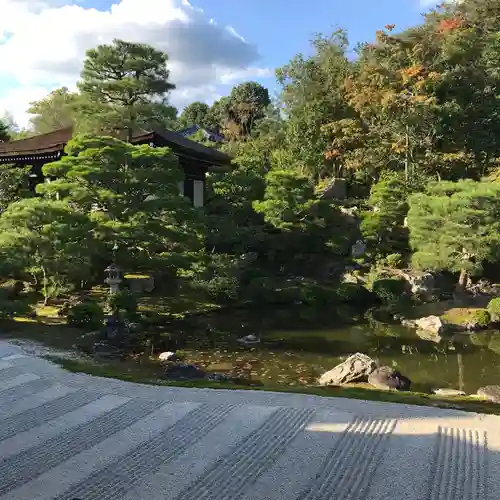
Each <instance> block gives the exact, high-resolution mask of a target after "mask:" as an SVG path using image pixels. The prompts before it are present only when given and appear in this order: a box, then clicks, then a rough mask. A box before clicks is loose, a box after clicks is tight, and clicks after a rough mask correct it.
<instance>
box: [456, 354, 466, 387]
mask: <svg viewBox="0 0 500 500" xmlns="http://www.w3.org/2000/svg"><path fill="white" fill-rule="evenodd" d="M457 363H458V390H459V391H464V390H465V372H464V359H463V357H462V353H461V352H457Z"/></svg>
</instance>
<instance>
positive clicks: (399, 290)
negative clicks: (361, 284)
mask: <svg viewBox="0 0 500 500" xmlns="http://www.w3.org/2000/svg"><path fill="white" fill-rule="evenodd" d="M372 290H373V293H374V294H375V295H376V296H377V297H378V298H379V300H381V301H382V302H383V303H384V304H387V305H389V304H394V303H396V302H399V301H400V300H401V298H402V297H404V296H405V295H406V292H407V290H408V283H407V282H406V281H405V280H404V279H391V278H387V279H381V280H377V281H375V282H374V283H373V287H372Z"/></svg>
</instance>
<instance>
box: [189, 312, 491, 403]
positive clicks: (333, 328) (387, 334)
mask: <svg viewBox="0 0 500 500" xmlns="http://www.w3.org/2000/svg"><path fill="white" fill-rule="evenodd" d="M276 313H278V311H274V312H273V314H272V315H271V316H270V315H269V311H267V312H266V311H254V312H253V313H250V314H249V313H248V312H245V313H242V312H235V313H232V314H231V315H227V314H224V315H218V316H214V317H212V318H210V319H206V318H205V319H204V320H203V321H202V323H201V324H200V323H198V327H199V328H198V332H200V330H202V329H203V328H205V330H204V332H203V334H202V335H201V336H200V334H199V333H198V334H197V335H196V336H192V337H191V336H189V335H188V336H187V337H184V339H185V343H184V345H183V346H182V347H183V348H184V352H185V356H186V360H187V361H188V362H194V363H198V364H200V365H202V366H203V367H205V368H207V369H208V370H211V371H219V372H221V371H222V372H232V373H233V374H234V372H237V373H238V374H239V375H241V374H244V375H245V376H247V377H248V378H249V379H250V380H251V381H253V382H256V383H262V384H263V385H269V386H271V385H274V386H276V385H283V386H301V385H302V386H307V385H314V384H315V382H316V379H317V377H318V376H320V375H321V374H322V373H324V372H325V371H328V370H330V369H331V368H333V367H334V366H335V365H337V364H338V363H340V362H342V360H344V359H345V358H346V357H347V356H349V355H351V354H353V353H355V352H362V353H364V354H367V355H369V356H370V357H372V358H374V359H376V360H377V361H378V362H379V363H380V364H383V365H388V366H392V367H394V368H395V369H397V370H399V371H400V372H401V373H403V374H404V375H406V376H407V377H409V378H410V379H411V380H412V390H414V391H422V392H429V391H430V390H431V389H433V388H445V387H446V388H453V389H460V390H463V391H465V392H466V393H467V394H473V393H475V392H476V391H477V389H478V388H479V387H481V386H484V385H490V384H500V332H484V333H474V334H456V335H454V336H452V337H450V336H448V337H444V338H442V339H440V341H439V342H436V341H433V340H428V339H426V338H422V337H421V336H419V335H417V333H416V332H415V331H414V330H411V329H408V328H404V327H402V326H400V325H389V324H383V323H379V322H377V323H375V324H374V323H371V324H369V323H362V322H359V318H355V316H354V315H353V316H352V317H353V318H354V319H358V322H357V323H355V324H345V322H344V323H343V322H342V321H341V320H340V319H339V318H338V317H337V316H336V315H332V314H331V313H330V314H329V315H328V314H327V315H326V317H325V315H324V314H323V315H321V316H319V315H316V316H315V318H314V321H311V318H309V319H307V317H304V315H301V316H300V317H297V318H291V317H290V311H288V318H287V321H281V322H280V321H276V317H275V316H276ZM277 315H278V317H282V318H283V315H282V313H279V314H277ZM306 316H307V315H306ZM276 323H279V324H281V325H283V323H284V324H285V326H281V327H278V326H277V324H276ZM318 323H320V324H321V326H318ZM311 324H313V325H314V326H310V325H311ZM305 325H309V326H307V327H305ZM248 333H258V334H260V336H261V338H262V342H261V344H260V345H258V346H257V347H255V348H251V349H250V348H242V347H240V346H239V345H238V343H237V342H236V339H237V338H238V337H241V336H242V335H246V334H248Z"/></svg>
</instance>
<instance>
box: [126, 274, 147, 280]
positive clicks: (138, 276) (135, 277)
mask: <svg viewBox="0 0 500 500" xmlns="http://www.w3.org/2000/svg"><path fill="white" fill-rule="evenodd" d="M123 277H124V278H125V279H127V280H147V279H149V278H151V276H149V275H148V274H125V275H124V276H123Z"/></svg>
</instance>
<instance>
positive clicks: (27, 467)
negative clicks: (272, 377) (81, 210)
mask: <svg viewBox="0 0 500 500" xmlns="http://www.w3.org/2000/svg"><path fill="white" fill-rule="evenodd" d="M28 347H29V348H28V349H26V345H16V344H13V343H8V342H0V380H1V383H0V418H1V419H2V422H1V425H0V459H1V461H0V500H4V499H10V500H33V499H36V500H50V499H55V498H57V499H59V500H70V499H72V498H75V497H77V498H80V499H81V500H104V499H113V500H119V499H126V500H181V499H182V500H229V499H244V500H264V499H265V500H270V499H280V500H281V499H283V500H285V499H286V500H294V499H296V500H330V499H335V500H337V499H338V500H344V499H355V500H362V499H363V500H365V499H366V500H382V499H384V500H407V499H408V500H438V499H439V500H441V499H443V500H446V499H449V500H451V499H453V500H461V499H463V500H483V499H487V498H488V499H491V500H496V499H498V498H500V481H499V480H498V477H499V476H500V473H499V471H500V431H499V429H500V417H496V416H487V415H481V414H475V413H465V412H460V411H454V410H440V409H435V408H428V407H417V406H408V405H396V404H389V403H377V402H367V401H357V400H349V399H337V398H321V397H316V396H308V395H300V394H278V393H271V392H260V391H259V392H253V391H229V390H221V391H217V390H209V389H185V388H166V387H154V386H146V385H140V384H133V383H127V382H122V381H118V380H111V379H104V378H98V377H90V376H88V375H84V374H73V373H68V372H65V371H64V370H62V369H61V368H59V367H57V366H55V365H53V364H51V363H49V362H47V361H45V360H43V359H41V358H39V357H36V356H37V355H40V354H45V352H44V351H40V350H39V349H35V348H33V345H31V346H28Z"/></svg>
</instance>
